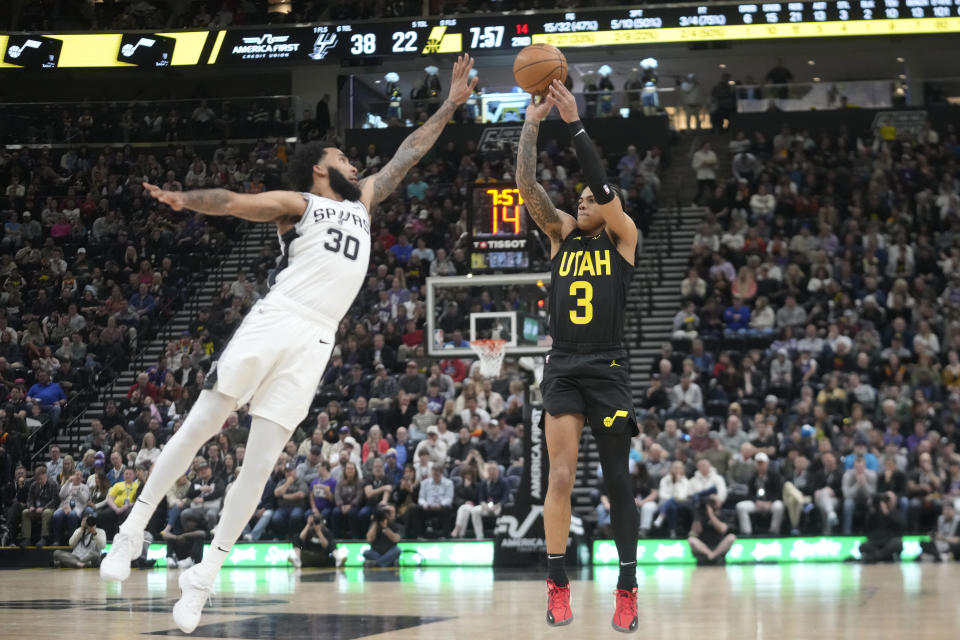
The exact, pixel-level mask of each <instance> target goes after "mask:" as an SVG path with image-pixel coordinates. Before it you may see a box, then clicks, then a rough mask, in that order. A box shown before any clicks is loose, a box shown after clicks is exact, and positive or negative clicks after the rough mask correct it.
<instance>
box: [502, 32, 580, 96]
mask: <svg viewBox="0 0 960 640" xmlns="http://www.w3.org/2000/svg"><path fill="white" fill-rule="evenodd" d="M513 78H514V80H516V81H517V84H518V85H519V86H520V88H522V89H523V90H524V91H526V92H528V93H532V94H537V93H541V92H542V91H545V90H546V88H547V87H548V86H549V85H550V83H551V82H553V81H554V80H559V81H560V82H563V81H564V80H566V79H567V59H566V58H565V57H564V55H563V53H561V52H560V49H557V48H556V47H555V46H553V45H550V44H543V43H538V44H531V45H530V46H528V47H524V48H523V49H521V50H520V53H518V54H517V59H516V60H514V61H513Z"/></svg>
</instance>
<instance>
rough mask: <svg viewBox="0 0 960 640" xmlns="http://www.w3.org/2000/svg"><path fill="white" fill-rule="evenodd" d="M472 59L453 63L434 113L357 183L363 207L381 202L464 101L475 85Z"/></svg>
mask: <svg viewBox="0 0 960 640" xmlns="http://www.w3.org/2000/svg"><path fill="white" fill-rule="evenodd" d="M472 67H473V60H472V59H471V58H470V56H460V57H459V58H457V62H456V64H454V65H453V75H452V77H451V80H450V93H449V95H448V96H447V99H446V100H444V101H443V104H442V105H440V108H439V109H437V112H436V113H434V114H433V115H432V116H430V118H429V119H428V120H427V121H426V122H424V123H423V125H421V126H420V128H419V129H417V130H416V131H414V132H413V133H411V134H410V135H409V136H407V139H406V140H404V141H403V142H402V143H401V144H400V147H399V148H398V149H397V151H396V153H394V154H393V158H391V160H390V162H388V163H387V164H386V165H385V166H384V167H383V168H382V169H381V170H380V171H379V172H377V173H376V174H374V175H372V176H370V177H369V178H364V179H363V180H361V182H360V193H361V196H360V200H361V202H363V204H364V205H365V206H366V207H367V210H368V211H369V210H371V209H373V207H375V206H376V205H378V204H380V203H381V202H383V201H384V200H385V199H386V198H387V196H389V195H390V194H391V193H393V190H394V189H396V188H397V186H398V185H399V184H400V183H401V182H402V181H403V179H404V177H405V176H406V175H407V172H408V171H410V169H411V168H413V167H414V166H415V165H416V164H417V163H418V162H420V158H422V157H423V156H424V155H426V153H427V151H429V150H430V149H431V147H433V143H435V142H436V141H437V138H439V137H440V132H442V131H443V128H444V127H445V126H447V123H448V122H450V118H451V117H453V114H454V112H455V111H456V110H457V107H459V106H460V105H461V104H463V103H464V102H466V101H467V98H469V97H470V94H471V93H473V88H474V87H475V86H477V79H478V78H477V76H474V77H473V78H472V79H471V78H470V69H471V68H472Z"/></svg>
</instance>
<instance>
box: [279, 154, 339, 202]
mask: <svg viewBox="0 0 960 640" xmlns="http://www.w3.org/2000/svg"><path fill="white" fill-rule="evenodd" d="M336 148H337V145H335V144H331V143H329V142H308V143H307V144H301V145H299V146H297V150H296V151H295V152H294V154H293V157H292V158H291V159H290V162H289V164H288V165H287V184H288V185H289V187H290V188H291V189H294V190H296V191H301V192H304V191H310V188H311V187H312V186H313V167H314V166H315V165H316V164H317V163H318V162H320V161H321V160H322V159H323V157H324V155H326V153H327V149H336Z"/></svg>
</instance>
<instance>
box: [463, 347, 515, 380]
mask: <svg viewBox="0 0 960 640" xmlns="http://www.w3.org/2000/svg"><path fill="white" fill-rule="evenodd" d="M506 346H507V341H506V340H471V341H470V348H471V349H473V352H474V353H475V354H477V357H478V358H479V359H480V373H481V374H482V375H483V376H485V377H487V378H496V377H497V376H499V375H500V367H501V365H503V356H504V355H505V354H506Z"/></svg>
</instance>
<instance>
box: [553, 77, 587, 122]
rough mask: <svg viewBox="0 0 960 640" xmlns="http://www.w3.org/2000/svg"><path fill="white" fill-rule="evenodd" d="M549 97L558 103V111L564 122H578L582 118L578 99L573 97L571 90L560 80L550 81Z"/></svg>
mask: <svg viewBox="0 0 960 640" xmlns="http://www.w3.org/2000/svg"><path fill="white" fill-rule="evenodd" d="M547 97H548V98H550V99H552V100H553V102H554V103H555V104H556V105H557V111H559V112H560V117H561V118H563V121H564V122H576V121H577V120H579V119H580V113H579V112H578V110H577V99H576V98H574V97H573V94H572V93H570V90H569V89H567V87H566V86H564V84H563V83H562V82H560V81H559V80H554V81H553V82H551V83H550V88H549V89H548V90H547Z"/></svg>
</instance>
